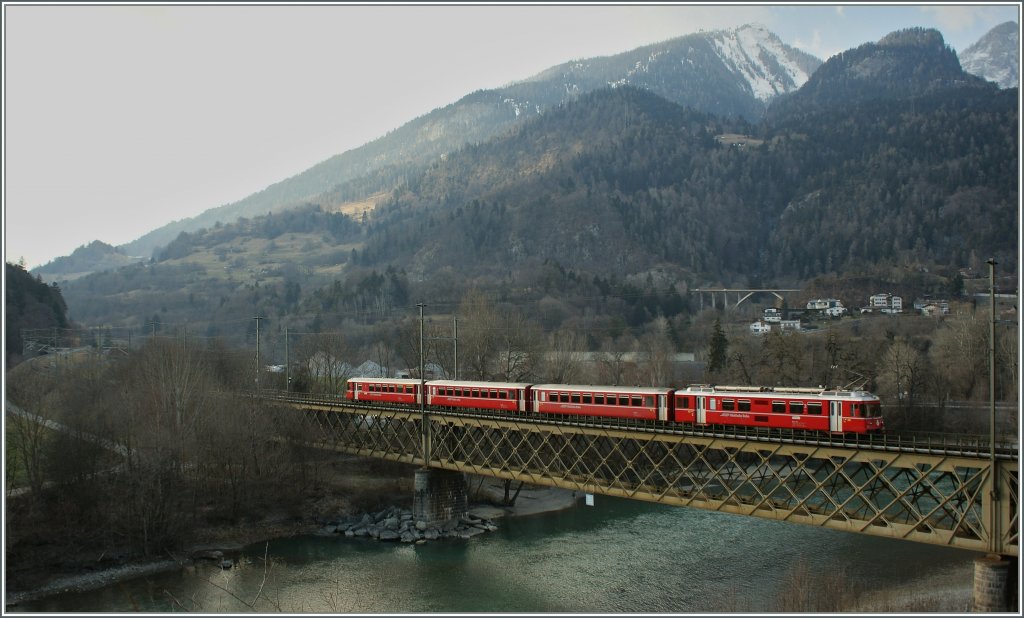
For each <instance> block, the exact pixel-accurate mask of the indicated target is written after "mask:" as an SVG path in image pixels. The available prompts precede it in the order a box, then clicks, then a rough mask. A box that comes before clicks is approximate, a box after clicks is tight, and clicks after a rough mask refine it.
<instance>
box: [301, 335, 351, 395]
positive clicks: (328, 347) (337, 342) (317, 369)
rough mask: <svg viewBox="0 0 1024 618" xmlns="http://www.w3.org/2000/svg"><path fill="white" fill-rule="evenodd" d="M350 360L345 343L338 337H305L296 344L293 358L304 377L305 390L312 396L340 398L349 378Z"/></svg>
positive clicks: (343, 339)
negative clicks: (306, 388) (336, 396)
mask: <svg viewBox="0 0 1024 618" xmlns="http://www.w3.org/2000/svg"><path fill="white" fill-rule="evenodd" d="M350 356H351V348H350V347H349V345H348V341H347V340H346V339H345V337H344V336H343V335H342V334H340V333H317V334H311V335H306V336H305V337H303V338H302V342H301V343H300V344H299V349H298V352H297V357H298V358H299V359H300V362H301V363H302V371H303V373H304V374H305V376H306V377H307V380H308V386H309V390H310V391H311V392H314V393H331V394H341V393H342V392H344V390H345V383H346V381H347V380H348V378H349V377H350V372H351V365H349V364H348V363H347V362H346V359H347V358H349V357H350Z"/></svg>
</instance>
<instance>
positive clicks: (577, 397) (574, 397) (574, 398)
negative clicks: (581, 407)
mask: <svg viewBox="0 0 1024 618" xmlns="http://www.w3.org/2000/svg"><path fill="white" fill-rule="evenodd" d="M569 400H570V401H572V402H573V403H579V402H580V394H579V393H573V394H572V397H570V399H569Z"/></svg>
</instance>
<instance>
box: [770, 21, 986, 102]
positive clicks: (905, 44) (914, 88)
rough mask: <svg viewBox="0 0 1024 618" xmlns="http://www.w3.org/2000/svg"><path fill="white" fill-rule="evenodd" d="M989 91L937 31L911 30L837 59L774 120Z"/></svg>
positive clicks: (790, 98) (785, 98)
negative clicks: (876, 103) (878, 102)
mask: <svg viewBox="0 0 1024 618" xmlns="http://www.w3.org/2000/svg"><path fill="white" fill-rule="evenodd" d="M961 86H965V87H977V88H985V87H986V86H987V84H986V82H985V80H983V79H981V78H980V77H977V76H974V75H970V74H968V73H966V72H964V70H963V68H961V66H960V61H959V60H958V59H957V56H956V52H954V51H953V49H952V48H950V47H949V46H947V45H946V43H945V40H944V39H943V37H942V34H941V33H940V32H938V31H937V30H933V29H925V28H910V29H906V30H899V31H896V32H893V33H891V34H888V35H886V36H885V37H883V38H882V39H881V40H879V41H878V42H877V43H865V44H863V45H861V46H859V47H856V48H854V49H851V50H847V51H845V52H842V53H840V54H836V55H835V56H833V57H831V58H829V59H828V61H826V62H825V63H824V64H823V65H821V67H819V68H818V70H817V71H815V72H814V74H813V75H812V76H811V78H810V79H809V80H807V83H806V84H804V86H803V87H802V88H800V89H799V90H798V91H797V92H794V93H792V94H791V95H788V96H783V97H779V98H778V99H777V100H775V101H774V103H773V104H772V106H771V109H770V110H769V115H770V116H772V117H773V118H775V119H778V118H779V117H781V116H784V115H787V114H800V113H807V112H813V111H814V110H819V109H825V108H829V107H835V106H839V105H847V104H852V103H857V102H862V101H869V100H877V99H905V98H910V97H917V96H924V95H928V94H930V93H934V92H942V91H947V90H950V89H953V88H957V87H961Z"/></svg>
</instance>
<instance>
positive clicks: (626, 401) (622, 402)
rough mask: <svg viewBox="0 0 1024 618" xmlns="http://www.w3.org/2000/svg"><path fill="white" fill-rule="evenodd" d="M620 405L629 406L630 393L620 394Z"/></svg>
mask: <svg viewBox="0 0 1024 618" xmlns="http://www.w3.org/2000/svg"><path fill="white" fill-rule="evenodd" d="M619 405H620V406H628V405H629V396H628V395H619Z"/></svg>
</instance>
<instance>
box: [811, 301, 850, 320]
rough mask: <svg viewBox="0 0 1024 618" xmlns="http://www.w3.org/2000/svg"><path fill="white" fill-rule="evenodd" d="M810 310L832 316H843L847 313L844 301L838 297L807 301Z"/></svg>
mask: <svg viewBox="0 0 1024 618" xmlns="http://www.w3.org/2000/svg"><path fill="white" fill-rule="evenodd" d="M807 310H808V311H820V312H821V313H822V314H824V315H827V316H828V317H830V318H838V317H842V316H843V315H844V314H845V313H846V307H844V306H843V301H841V300H839V299H838V298H815V299H814V300H809V301H807Z"/></svg>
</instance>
